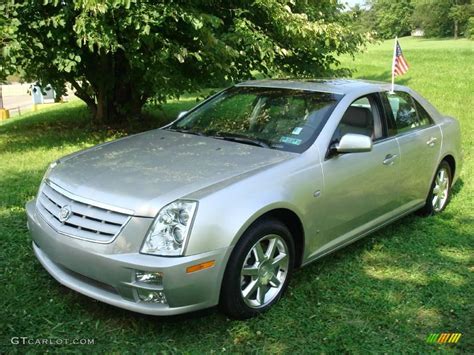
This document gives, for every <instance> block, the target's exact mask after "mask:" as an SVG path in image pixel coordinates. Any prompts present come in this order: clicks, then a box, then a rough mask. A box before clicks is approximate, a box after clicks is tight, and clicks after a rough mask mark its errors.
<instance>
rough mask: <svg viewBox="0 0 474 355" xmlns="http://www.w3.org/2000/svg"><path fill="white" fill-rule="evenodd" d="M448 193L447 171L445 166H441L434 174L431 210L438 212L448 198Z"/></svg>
mask: <svg viewBox="0 0 474 355" xmlns="http://www.w3.org/2000/svg"><path fill="white" fill-rule="evenodd" d="M448 193H449V172H448V171H447V170H446V168H441V169H440V170H439V171H438V173H437V174H436V178H435V185H434V188H433V200H432V204H433V210H434V211H435V212H439V211H441V210H442V209H443V207H444V205H445V204H446V201H447V200H448Z"/></svg>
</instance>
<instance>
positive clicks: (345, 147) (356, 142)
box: [334, 133, 372, 153]
mask: <svg viewBox="0 0 474 355" xmlns="http://www.w3.org/2000/svg"><path fill="white" fill-rule="evenodd" d="M334 148H335V150H336V151H337V152H338V153H361V152H370V151H371V150H372V139H371V138H370V137H368V136H365V135H363V134H353V133H347V134H345V135H343V136H342V138H341V140H340V141H339V143H338V144H336V146H335V147H334Z"/></svg>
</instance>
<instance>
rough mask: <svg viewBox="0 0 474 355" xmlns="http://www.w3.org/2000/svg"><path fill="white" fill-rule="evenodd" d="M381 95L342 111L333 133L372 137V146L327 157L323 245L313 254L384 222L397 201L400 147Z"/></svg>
mask: <svg viewBox="0 0 474 355" xmlns="http://www.w3.org/2000/svg"><path fill="white" fill-rule="evenodd" d="M384 122H385V120H384V119H383V111H382V108H381V105H380V101H379V98H378V96H375V95H374V96H365V97H362V98H359V99H358V100H356V101H354V102H353V103H352V104H351V105H350V106H349V108H348V110H347V111H346V113H345V114H344V116H343V117H342V119H341V121H340V123H339V125H338V127H337V129H336V131H335V133H334V136H333V139H332V143H334V142H337V141H338V139H340V137H342V136H343V135H344V134H346V133H356V134H364V135H368V136H370V137H372V140H373V147H372V150H371V151H370V152H363V153H345V154H333V155H329V156H328V157H327V158H326V160H325V161H324V162H323V172H324V190H323V193H322V195H321V199H323V201H321V206H324V211H318V212H319V213H322V214H323V216H324V218H323V219H322V220H323V223H322V228H321V230H320V234H319V236H320V238H318V239H319V240H318V241H319V243H320V244H319V248H317V249H316V250H315V251H314V252H313V253H312V256H317V255H319V254H324V253H325V252H326V251H330V250H331V249H333V248H334V247H337V246H339V245H340V244H343V243H344V242H346V241H348V240H350V239H352V237H355V236H357V235H360V234H361V233H362V232H363V231H366V230H368V229H370V228H371V227H372V226H374V225H376V224H379V223H380V222H379V220H383V218H384V217H383V216H385V215H387V214H389V213H390V212H392V211H393V210H394V209H395V208H396V207H397V198H398V181H399V180H398V179H399V167H400V151H399V147H398V142H397V140H396V139H395V138H394V137H387V129H386V127H385V123H384Z"/></svg>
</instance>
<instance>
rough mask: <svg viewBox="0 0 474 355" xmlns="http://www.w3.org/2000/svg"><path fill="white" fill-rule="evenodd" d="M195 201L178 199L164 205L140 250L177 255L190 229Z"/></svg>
mask: <svg viewBox="0 0 474 355" xmlns="http://www.w3.org/2000/svg"><path fill="white" fill-rule="evenodd" d="M196 208H197V202H195V201H182V200H178V201H175V202H173V203H170V204H169V205H167V206H165V207H164V208H163V209H162V210H161V211H160V212H159V213H158V216H156V219H155V222H154V223H153V226H152V227H151V229H150V231H149V232H148V235H147V236H146V238H145V242H144V243H143V246H142V249H141V252H142V253H144V254H154V255H163V256H170V255H171V256H177V255H181V254H182V252H183V246H184V245H185V243H186V240H187V238H188V236H189V232H190V231H191V224H192V221H193V217H194V213H195V212H196Z"/></svg>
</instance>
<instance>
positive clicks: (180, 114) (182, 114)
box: [177, 111, 188, 120]
mask: <svg viewBox="0 0 474 355" xmlns="http://www.w3.org/2000/svg"><path fill="white" fill-rule="evenodd" d="M187 113H188V111H181V112H180V113H178V117H177V119H178V120H179V119H180V118H182V117H183V116H184V115H186V114H187Z"/></svg>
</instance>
